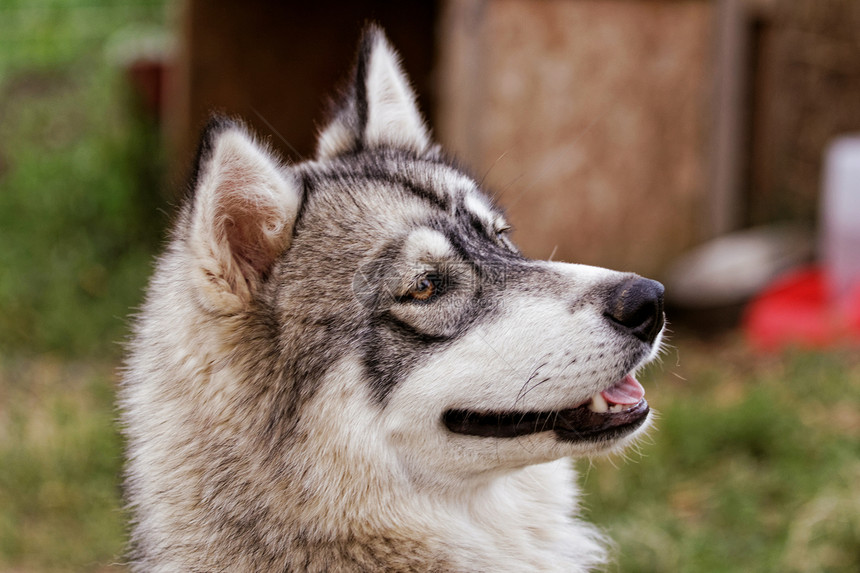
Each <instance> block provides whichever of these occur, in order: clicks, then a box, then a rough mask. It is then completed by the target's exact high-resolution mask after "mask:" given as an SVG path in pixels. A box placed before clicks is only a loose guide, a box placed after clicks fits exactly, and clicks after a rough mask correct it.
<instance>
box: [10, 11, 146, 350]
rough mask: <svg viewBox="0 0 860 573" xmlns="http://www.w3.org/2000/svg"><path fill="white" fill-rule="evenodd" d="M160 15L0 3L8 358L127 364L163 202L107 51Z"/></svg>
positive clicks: (141, 122)
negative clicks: (128, 327)
mask: <svg viewBox="0 0 860 573" xmlns="http://www.w3.org/2000/svg"><path fill="white" fill-rule="evenodd" d="M162 4H163V3H161V2H159V3H153V2H129V1H125V2H121V1H119V0H113V1H106V0H99V2H86V1H71V0H66V1H59V0H40V1H39V2H23V1H22V2H10V1H9V0H0V118H2V121H0V245H2V247H0V308H2V309H3V312H0V352H3V353H9V352H21V351H24V352H29V353H33V352H44V351H48V352H52V353H55V354H60V355H65V356H77V357H80V356H84V355H100V356H104V355H106V354H107V355H112V356H116V355H117V353H118V351H117V349H116V345H115V344H114V343H115V342H116V341H118V340H121V339H122V338H123V334H124V332H125V327H124V317H125V316H126V314H127V313H128V310H129V308H130V307H132V306H134V305H135V304H136V303H137V301H138V300H139V299H140V292H141V288H142V285H143V284H144V282H145V277H146V275H147V273H148V272H149V260H150V257H151V253H152V251H153V248H154V246H155V245H156V244H157V242H158V237H159V236H160V235H161V231H162V219H163V217H161V216H160V215H159V214H158V212H157V209H156V207H157V205H159V204H160V203H161V202H162V201H163V199H162V194H161V193H160V191H161V189H160V187H161V186H160V184H159V180H158V172H159V171H158V167H159V163H160V161H161V159H160V146H159V145H158V135H157V131H156V129H155V126H154V124H153V122H152V121H151V120H146V119H144V118H143V117H142V116H141V114H136V113H134V105H133V101H132V98H131V95H130V93H129V90H128V88H127V84H126V83H125V82H124V81H123V71H122V69H121V66H119V65H118V64H117V63H116V62H115V61H112V57H111V56H110V52H111V50H110V49H108V46H109V45H110V44H117V43H121V41H122V38H123V37H124V33H123V30H127V29H129V27H130V26H133V25H143V24H147V23H150V24H152V25H156V24H158V22H160V21H161V20H163V10H162V7H161V5H162ZM129 35H131V33H130V32H129Z"/></svg>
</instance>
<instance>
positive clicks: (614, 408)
mask: <svg viewBox="0 0 860 573" xmlns="http://www.w3.org/2000/svg"><path fill="white" fill-rule="evenodd" d="M623 409H624V406H622V405H621V404H613V405H612V406H610V407H609V411H610V412H620V411H621V410H623Z"/></svg>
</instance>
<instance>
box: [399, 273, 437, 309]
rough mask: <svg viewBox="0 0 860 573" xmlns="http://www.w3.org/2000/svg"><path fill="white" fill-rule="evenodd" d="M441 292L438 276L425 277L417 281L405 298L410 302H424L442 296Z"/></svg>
mask: <svg viewBox="0 0 860 573" xmlns="http://www.w3.org/2000/svg"><path fill="white" fill-rule="evenodd" d="M443 291H444V288H443V286H442V278H441V277H439V276H438V275H427V276H424V277H422V278H421V279H419V280H418V282H416V283H415V286H413V287H412V288H411V289H409V292H408V293H407V296H408V297H409V298H411V299H412V300H417V301H420V302H424V301H428V300H430V299H432V298H433V297H435V296H438V295H440V294H442V292H443Z"/></svg>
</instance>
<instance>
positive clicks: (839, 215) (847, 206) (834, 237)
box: [821, 135, 860, 307]
mask: <svg viewBox="0 0 860 573" xmlns="http://www.w3.org/2000/svg"><path fill="white" fill-rule="evenodd" d="M821 233H822V234H821V241H822V243H821V247H822V253H821V255H822V259H823V263H824V271H825V276H826V277H827V286H828V288H829V291H830V295H831V297H832V299H833V302H834V303H835V304H836V305H837V307H841V306H842V305H844V304H846V303H847V301H848V299H849V297H850V295H851V293H852V292H853V290H854V289H856V288H860V135H858V136H851V137H843V138H840V139H837V140H836V141H834V142H833V143H832V144H831V145H830V146H829V147H828V149H827V154H826V159H825V168H824V197H823V204H822V210H821Z"/></svg>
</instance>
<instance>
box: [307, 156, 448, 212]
mask: <svg viewBox="0 0 860 573" xmlns="http://www.w3.org/2000/svg"><path fill="white" fill-rule="evenodd" d="M375 167H376V166H374V165H373V164H367V165H362V166H361V168H353V169H349V170H343V171H338V170H332V171H330V172H319V171H318V172H315V173H313V174H312V175H310V174H309V175H308V177H309V178H310V179H311V181H312V182H313V183H312V185H311V186H310V187H309V189H310V190H311V192H312V190H313V188H315V187H318V186H320V185H323V184H325V183H326V182H337V183H346V184H349V183H354V182H361V183H377V184H380V185H395V186H397V187H400V188H401V189H404V190H406V191H408V192H410V193H411V194H412V195H414V196H416V197H418V198H420V199H423V200H425V201H427V202H428V203H431V204H432V205H434V206H435V207H437V208H439V209H441V210H442V211H448V210H449V209H450V208H451V197H450V196H449V195H448V194H447V193H445V192H444V191H443V192H441V193H437V192H436V191H434V190H432V189H429V188H427V187H424V186H421V185H418V184H417V183H415V181H412V180H411V179H410V178H409V177H408V176H407V174H398V173H396V172H394V173H391V172H389V171H386V170H384V169H381V168H378V167H376V168H375Z"/></svg>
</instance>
